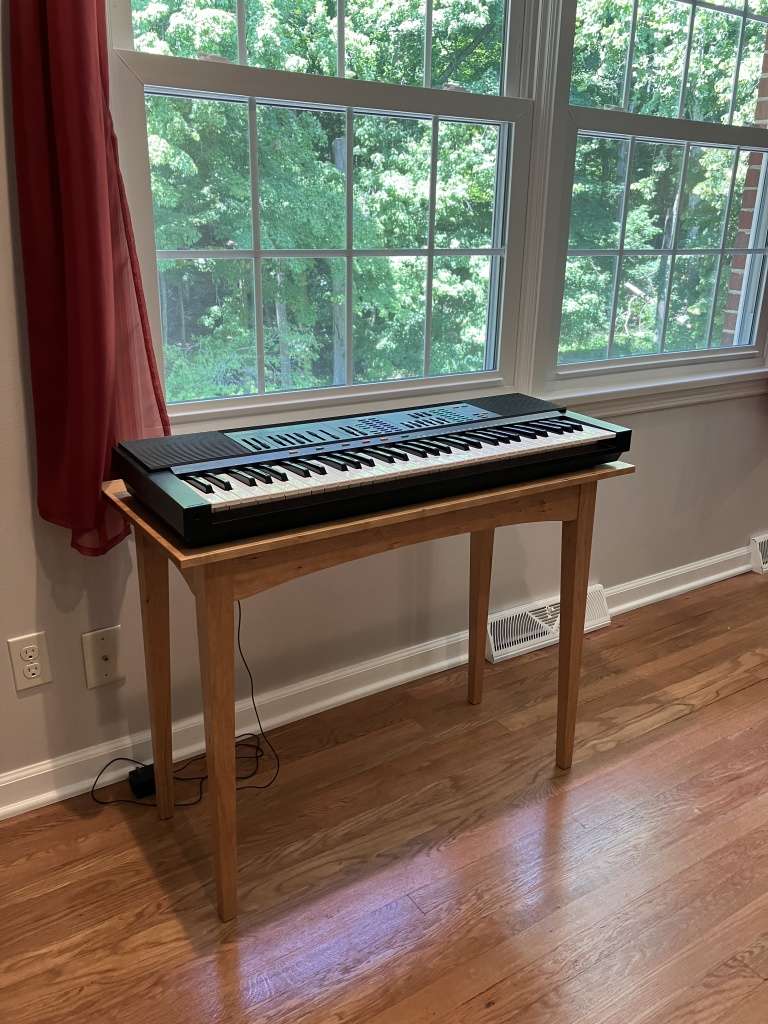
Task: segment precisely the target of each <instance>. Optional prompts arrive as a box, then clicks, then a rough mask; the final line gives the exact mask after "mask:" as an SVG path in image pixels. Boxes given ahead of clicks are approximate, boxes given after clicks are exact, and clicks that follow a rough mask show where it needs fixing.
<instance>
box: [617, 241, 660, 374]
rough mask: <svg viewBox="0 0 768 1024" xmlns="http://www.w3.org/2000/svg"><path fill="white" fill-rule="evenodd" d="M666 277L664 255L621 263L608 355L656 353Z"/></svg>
mask: <svg viewBox="0 0 768 1024" xmlns="http://www.w3.org/2000/svg"><path fill="white" fill-rule="evenodd" d="M668 277H669V257H668V256H625V257H624V259H623V260H622V261H621V269H620V271H619V292H618V297H617V303H616V329H615V333H614V338H613V350H612V352H611V355H614V356H643V355H650V354H652V353H654V352H658V351H659V348H660V346H661V330H662V325H663V321H664V303H665V301H666V296H667V279H668Z"/></svg>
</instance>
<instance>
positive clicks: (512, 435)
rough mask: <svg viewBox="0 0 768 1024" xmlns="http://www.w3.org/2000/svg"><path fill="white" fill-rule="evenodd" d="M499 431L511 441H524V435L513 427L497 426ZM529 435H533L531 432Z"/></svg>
mask: <svg viewBox="0 0 768 1024" xmlns="http://www.w3.org/2000/svg"><path fill="white" fill-rule="evenodd" d="M496 429H497V430H498V431H499V433H501V434H503V435H504V437H506V438H507V439H508V440H509V441H522V439H523V438H522V436H521V434H520V433H519V432H518V431H517V430H513V429H512V427H497V428H496ZM527 436H528V437H532V436H533V435H531V434H529V435H527Z"/></svg>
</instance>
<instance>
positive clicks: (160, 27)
mask: <svg viewBox="0 0 768 1024" xmlns="http://www.w3.org/2000/svg"><path fill="white" fill-rule="evenodd" d="M133 7H134V37H135V42H136V46H137V48H138V49H141V50H148V51H152V52H157V53H165V54H171V55H174V56H181V57H197V58H200V57H206V56H208V57H213V58H216V57H218V58H226V59H228V60H236V59H237V26H236V13H235V2H234V0H133ZM345 7H346V16H347V21H346V33H345V37H346V55H347V73H348V75H350V76H353V77H359V78H365V79H371V80H379V81H384V82H400V83H407V84H414V85H421V84H422V82H423V51H424V35H423V33H424V19H423V10H422V3H421V0H388V2H386V3H383V4H382V3H380V2H374V0H347V3H346V5H345ZM503 7H504V5H503V2H502V0H435V4H434V15H433V24H434V45H433V68H434V82H435V84H436V85H442V86H445V87H448V88H450V87H459V88H464V89H473V90H477V91H483V92H485V91H487V92H494V91H495V92H498V90H499V76H500V67H501V38H502V31H503V25H502V21H503ZM246 48H247V54H248V59H249V61H250V62H251V63H253V64H255V65H258V66H262V67H270V68H279V69H286V70H290V71H299V72H303V73H307V74H335V73H336V6H335V2H333V0H248V2H247V5H246ZM248 122H249V119H248V107H247V104H245V103H243V102H240V101H221V100H197V99H186V98H180V97H168V96H148V97H147V123H148V130H149V147H150V158H151V165H152V190H153V200H154V212H155V225H156V237H157V246H158V249H160V250H177V251H178V250H192V251H193V252H194V255H195V257H196V258H185V259H178V258H175V259H165V260H161V261H160V267H159V269H160V290H161V301H162V311H163V325H164V340H165V348H166V378H167V392H168V396H169V398H170V400H171V401H183V400H191V399H199V398H208V397H218V396H232V395H239V394H247V393H250V392H253V391H254V390H256V387H257V371H256V363H257V359H256V340H255V339H256V324H255V319H256V313H255V301H256V291H257V289H256V284H255V282H254V280H253V262H252V259H251V258H250V257H246V256H245V255H244V256H242V257H238V252H239V251H242V250H251V249H253V248H254V247H255V246H257V245H258V247H259V248H260V249H261V251H262V252H263V254H264V255H263V258H262V260H261V304H260V309H259V315H260V316H261V321H262V324H263V336H264V386H265V388H266V390H267V391H276V390H288V389H295V388H307V387H318V386H325V385H330V384H338V383H343V382H344V381H345V379H346V375H347V354H346V350H345V329H346V327H345V322H346V301H347V300H346V295H347V287H348V277H349V278H350V279H351V280H350V281H349V283H351V300H352V376H353V380H355V381H361V382H362V381H378V380H387V379H396V378H400V377H413V376H420V375H422V374H423V373H424V372H425V366H424V331H425V316H426V291H427V257H426V254H424V255H409V256H379V255H370V256H366V255H364V254H361V255H360V256H359V257H355V258H354V260H353V261H352V267H351V273H350V274H349V275H348V273H347V266H346V260H345V259H344V258H343V257H342V256H338V257H336V256H331V255H323V256H312V255H311V252H310V253H307V254H306V255H301V256H293V255H292V256H282V257H281V256H275V257H270V256H269V251H270V250H325V251H328V250H331V251H333V250H339V249H343V248H344V247H345V246H346V239H347V226H346V200H345V181H346V162H347V143H346V129H345V117H344V115H343V114H340V113H335V112H332V111H328V112H326V111H312V110H296V109H287V108H279V107H269V106H266V105H260V106H259V107H258V117H257V122H256V127H257V137H258V145H257V152H258V169H257V170H258V200H259V201H258V211H254V210H253V209H252V193H251V166H250V161H251V151H252V147H251V144H250V139H249V123H248ZM499 143H500V140H499V130H498V129H497V128H496V127H493V126H488V127H485V126H477V125H468V124H461V123H448V122H446V123H441V125H440V127H439V137H438V179H437V202H436V220H435V238H436V244H437V246H439V247H444V248H459V247H473V248H476V247H488V246H491V245H492V244H493V238H492V228H493V209H494V193H495V179H496V163H497V157H498V149H499ZM431 144H432V127H431V122H430V121H429V120H425V119H418V118H413V117H394V116H383V115H374V114H370V115H368V114H366V115H362V114H359V115H358V114H356V115H355V117H354V158H353V202H352V207H353V225H352V235H353V244H354V247H355V248H356V249H361V250H367V249H368V250H376V249H392V248H395V249H423V248H424V247H425V246H426V244H427V233H428V205H429V203H428V201H429V174H430V153H431ZM254 213H256V214H257V215H258V223H257V224H254ZM212 249H215V250H223V249H226V250H231V257H232V258H230V259H226V258H223V257H222V256H221V255H218V256H217V257H216V258H212V257H210V256H209V257H206V255H205V250H212ZM198 251H200V252H199V258H197V255H198ZM185 255H187V254H186V253H185ZM434 263H435V266H434V276H433V317H432V327H433V330H432V359H431V366H430V367H429V370H430V372H432V373H455V372H466V371H470V370H476V369H482V368H483V366H484V364H485V345H486V333H487V326H488V325H487V319H488V305H489V299H490V296H491V278H492V273H491V271H492V260H491V258H490V257H480V256H477V257H436V258H435V261H434ZM494 269H496V270H497V271H498V269H499V268H498V266H497V265H496V264H494Z"/></svg>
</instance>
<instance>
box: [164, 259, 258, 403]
mask: <svg viewBox="0 0 768 1024" xmlns="http://www.w3.org/2000/svg"><path fill="white" fill-rule="evenodd" d="M158 269H159V277H160V309H161V316H162V328H163V345H164V351H165V388H166V397H167V399H168V401H169V402H185V401H195V400H197V399H203V398H226V397H231V396H235V395H252V394H255V393H256V391H257V376H256V332H255V328H254V287H253V263H252V261H251V260H248V259H231V260H229V259H223V260H212V259H199V260H192V259H190V260H160V261H159V264H158Z"/></svg>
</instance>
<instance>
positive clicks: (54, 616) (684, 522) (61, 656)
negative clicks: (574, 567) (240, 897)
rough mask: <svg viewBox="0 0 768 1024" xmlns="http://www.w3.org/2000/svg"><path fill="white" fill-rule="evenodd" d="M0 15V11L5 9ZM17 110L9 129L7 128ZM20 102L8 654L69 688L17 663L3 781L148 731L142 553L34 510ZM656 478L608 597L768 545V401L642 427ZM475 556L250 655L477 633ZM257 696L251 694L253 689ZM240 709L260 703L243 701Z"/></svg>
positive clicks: (296, 611) (612, 515)
mask: <svg viewBox="0 0 768 1024" xmlns="http://www.w3.org/2000/svg"><path fill="white" fill-rule="evenodd" d="M0 10H1V9H0ZM3 109H4V108H3V105H2V104H0V117H2V116H3V114H2V111H3ZM7 120H8V119H7V90H6V103H5V120H4V123H3V125H2V126H0V148H1V149H2V150H3V152H2V153H0V309H1V310H2V317H0V437H2V443H1V444H0V488H1V494H0V508H1V509H2V530H0V567H1V570H0V571H1V572H2V577H1V579H2V585H1V587H0V623H2V628H1V629H0V642H2V643H3V647H4V640H5V638H6V637H9V636H15V635H17V634H20V633H29V632H33V631H36V630H38V629H44V630H46V632H47V634H48V641H49V647H50V654H51V661H52V666H53V672H54V682H53V683H52V684H51V685H49V686H43V687H40V688H39V689H37V690H30V691H27V692H26V693H24V694H22V695H17V694H16V691H15V689H14V687H13V681H12V677H11V671H10V664H9V661H8V658H7V654H6V652H5V650H2V651H0V773H2V772H4V771H8V770H11V769H14V768H17V767H21V766H23V765H26V764H31V763H34V762H37V761H40V760H43V759H46V758H48V757H55V756H57V755H61V754H66V753H68V752H70V751H74V750H77V749H80V748H82V747H86V746H89V745H91V744H95V743H99V742H101V741H103V740H108V739H111V738H115V737H118V736H121V735H124V734H126V733H128V732H134V731H136V730H140V729H143V728H145V727H146V724H147V721H146V714H145V706H144V698H143V670H142V665H141V651H140V634H139V626H138V614H137V612H138V609H137V600H136V581H135V574H134V571H133V561H134V559H133V551H132V548H131V547H130V546H129V545H128V544H123V545H121V546H120V547H119V548H118V549H117V550H115V551H113V552H112V553H111V554H110V555H108V556H107V557H105V558H102V559H95V560H91V559H86V558H83V557H81V556H79V555H77V554H75V553H74V552H72V551H71V550H70V549H69V547H68V538H67V537H66V536H65V535H64V533H63V532H62V531H60V530H58V529H57V528H55V527H53V526H49V525H48V524H46V523H43V522H41V521H40V520H39V519H38V518H37V516H36V514H35V512H34V498H33V492H32V472H33V467H32V460H31V454H30V452H31V437H30V407H29V397H28V387H27V373H26V365H25V358H24V343H23V332H22V330H21V328H20V325H19V318H20V315H21V303H20V300H19V297H18V293H17V288H16V284H17V281H16V276H15V274H16V273H17V271H15V268H14V264H13V258H12V251H13V219H12V214H11V207H10V203H9V199H8V169H7V166H6V154H7V152H8V146H7V141H8V131H9V127H8V123H7ZM631 426H632V427H633V428H634V429H635V431H636V435H635V442H634V446H633V458H634V460H635V461H636V462H637V464H638V467H639V472H638V474H637V475H636V477H634V478H632V479H629V480H619V481H615V482H613V483H612V484H610V485H607V486H605V488H604V490H603V493H602V495H601V497H600V501H599V511H598V522H597V532H596V546H595V556H594V560H593V578H594V579H595V580H596V581H599V582H601V583H603V584H605V585H606V586H609V585H612V584H615V583H620V582H624V581H628V580H631V579H634V578H637V577H641V576H645V575H648V574H650V573H655V572H659V571H662V570H664V569H668V568H671V567H673V566H676V565H681V564H684V563H687V562H691V561H694V560H696V559H700V558H704V557H706V556H709V555H713V554H717V553H720V552H724V551H728V550H731V549H733V548H736V547H740V546H743V545H744V544H746V543H747V541H748V538H749V535H750V533H751V532H754V531H758V530H765V529H768V402H767V401H766V400H764V399H763V398H750V399H743V400H731V401H724V402H716V403H712V404H708V405H698V406H689V407H686V408H681V409H676V410H668V411H664V412H655V413H649V414H644V415H638V416H635V417H632V418H631ZM556 544H557V531H556V529H555V528H554V527H550V526H540V527H528V528H526V529H525V530H516V529H509V530H505V531H501V535H500V537H499V540H498V546H497V558H496V573H495V581H494V592H493V604H494V606H496V607H501V606H504V605H507V604H509V603H511V602H513V601H515V600H518V599H521V598H523V597H527V596H544V595H547V594H551V593H552V592H553V591H555V590H556V586H557V564H558V555H557V547H556ZM466 577H467V544H466V541H465V540H451V541H444V542H440V543H436V544H432V545H428V546H427V545H425V546H423V547H420V548H416V549H412V550H410V551H407V552H399V553H393V554H388V555H382V556H378V557H377V558H374V559H370V560H368V561H366V562H362V563H357V564H355V565H351V566H345V567H341V568H339V569H336V570H332V571H329V572H326V573H323V574H321V575H319V576H317V577H314V578H313V577H310V578H307V579H304V580H301V581H297V582H296V583H293V584H289V585H287V586H285V587H283V588H281V589H280V590H277V591H275V592H273V593H272V594H268V595H263V596H261V597H258V598H255V599H253V600H252V601H250V602H248V603H247V605H246V610H245V634H244V635H245V646H246V650H247V652H248V654H249V656H250V658H251V660H252V662H253V665H254V668H255V670H256V677H257V685H258V686H259V687H260V688H262V689H264V688H267V687H269V688H270V689H271V688H273V687H276V686H280V685H282V684H287V683H289V682H293V681H296V680H300V679H302V678H304V677H306V676H309V675H315V674H318V673H321V672H324V671H329V670H332V669H334V668H336V667H339V666H342V665H345V664H349V663H353V662H356V661H359V660H363V659H367V658H371V657H374V656H376V655H379V654H383V653H385V652H388V651H391V650H394V649H396V648H399V647H402V646H405V645H409V644H413V643H417V642H419V641H422V640H426V639H429V638H432V637H436V636H440V635H444V634H447V633H451V632H454V631H456V630H459V629H461V628H462V627H463V626H464V624H465V617H466ZM117 622H120V623H122V627H123V651H124V664H125V668H126V671H127V681H126V683H125V684H124V685H122V686H115V687H105V688H103V689H100V690H95V691H89V690H86V688H85V684H84V679H83V669H82V659H81V653H80V634H81V633H82V632H84V631H85V630H88V629H95V628H99V627H102V626H107V625H112V624H114V623H117ZM173 623H174V631H173V632H174V655H175V659H176V660H175V668H176V677H175V682H174V701H175V706H174V710H175V714H176V717H182V716H184V715H188V714H191V713H194V712H196V711H197V710H198V709H199V708H198V698H197V685H196V667H195V659H194V646H195V644H194V620H193V617H192V607H191V601H190V599H189V595H188V593H186V591H185V588H184V585H183V583H181V582H180V581H179V580H178V579H177V580H175V581H174V587H173ZM240 685H241V686H242V680H241V684H240ZM241 695H244V691H242V690H241Z"/></svg>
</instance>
